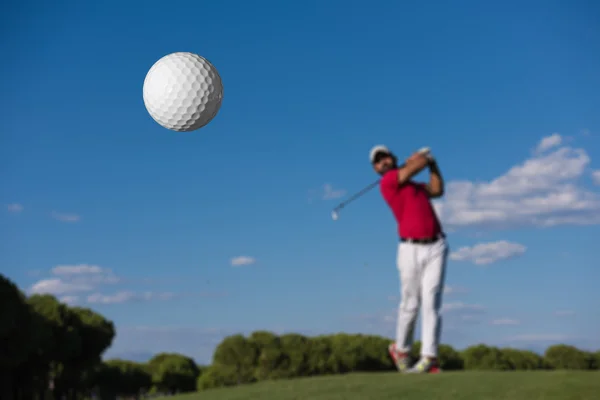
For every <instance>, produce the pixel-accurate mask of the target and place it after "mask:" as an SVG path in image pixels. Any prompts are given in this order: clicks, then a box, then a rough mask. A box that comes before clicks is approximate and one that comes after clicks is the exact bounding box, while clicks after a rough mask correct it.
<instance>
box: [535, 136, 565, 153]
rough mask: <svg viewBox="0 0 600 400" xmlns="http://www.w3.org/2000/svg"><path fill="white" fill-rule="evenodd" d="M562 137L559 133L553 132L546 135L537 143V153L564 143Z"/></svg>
mask: <svg viewBox="0 0 600 400" xmlns="http://www.w3.org/2000/svg"><path fill="white" fill-rule="evenodd" d="M562 141H563V139H562V137H561V136H560V135H559V134H558V133H553V134H552V135H550V136H546V137H545V138H543V139H542V140H540V142H539V143H538V145H537V148H536V149H535V151H536V153H543V152H545V151H547V150H550V149H551V148H553V147H557V146H560V145H561V144H562Z"/></svg>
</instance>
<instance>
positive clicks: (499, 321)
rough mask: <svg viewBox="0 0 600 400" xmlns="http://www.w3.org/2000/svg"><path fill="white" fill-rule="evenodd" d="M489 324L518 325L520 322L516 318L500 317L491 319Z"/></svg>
mask: <svg viewBox="0 0 600 400" xmlns="http://www.w3.org/2000/svg"><path fill="white" fill-rule="evenodd" d="M490 324H492V325H519V324H520V322H519V321H517V320H516V319H510V318H501V319H495V320H493V321H491V322H490Z"/></svg>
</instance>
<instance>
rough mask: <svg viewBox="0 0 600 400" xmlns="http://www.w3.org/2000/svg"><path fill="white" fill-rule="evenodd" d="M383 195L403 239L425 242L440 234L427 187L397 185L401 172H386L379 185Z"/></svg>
mask: <svg viewBox="0 0 600 400" xmlns="http://www.w3.org/2000/svg"><path fill="white" fill-rule="evenodd" d="M379 187H380V189H381V195H382V196H383V198H384V199H385V201H386V203H387V204H388V206H389V207H390V208H391V210H392V213H393V214H394V217H396V222H397V223H398V235H400V237H401V238H409V239H425V238H432V237H434V236H436V235H438V234H439V233H441V231H442V228H441V224H440V221H439V220H438V218H437V215H436V213H435V210H434V209H433V205H432V204H431V201H430V200H429V194H428V193H427V191H426V189H425V184H423V183H416V182H413V181H409V182H407V183H405V184H403V185H400V184H399V183H398V170H397V169H394V170H391V171H388V172H386V173H385V174H384V175H383V177H382V178H381V182H380V184H379Z"/></svg>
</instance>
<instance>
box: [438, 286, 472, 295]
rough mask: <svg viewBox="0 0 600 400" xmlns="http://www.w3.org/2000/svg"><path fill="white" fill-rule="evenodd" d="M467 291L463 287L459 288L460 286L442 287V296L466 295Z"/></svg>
mask: <svg viewBox="0 0 600 400" xmlns="http://www.w3.org/2000/svg"><path fill="white" fill-rule="evenodd" d="M467 292H468V290H467V289H466V288H464V287H460V286H444V294H445V295H452V294H459V293H467Z"/></svg>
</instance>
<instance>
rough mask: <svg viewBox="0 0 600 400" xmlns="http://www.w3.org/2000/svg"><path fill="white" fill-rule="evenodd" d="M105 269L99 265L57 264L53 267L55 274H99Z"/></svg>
mask: <svg viewBox="0 0 600 400" xmlns="http://www.w3.org/2000/svg"><path fill="white" fill-rule="evenodd" d="M102 272H103V270H102V268H100V267H99V266H97V265H87V264H79V265H57V266H56V267H54V268H52V273H53V274H54V275H82V274H99V273H102Z"/></svg>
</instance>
